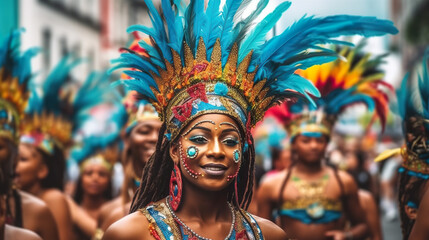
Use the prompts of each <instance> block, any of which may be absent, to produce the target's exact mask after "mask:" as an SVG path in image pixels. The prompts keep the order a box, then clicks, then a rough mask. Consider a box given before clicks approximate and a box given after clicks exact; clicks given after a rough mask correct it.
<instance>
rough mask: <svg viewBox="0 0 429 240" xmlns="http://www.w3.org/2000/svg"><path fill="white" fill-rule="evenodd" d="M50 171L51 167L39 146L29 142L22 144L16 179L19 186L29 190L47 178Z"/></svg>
mask: <svg viewBox="0 0 429 240" xmlns="http://www.w3.org/2000/svg"><path fill="white" fill-rule="evenodd" d="M48 173H49V169H48V167H47V165H46V164H45V163H44V161H43V156H42V154H41V153H40V152H39V151H38V150H37V148H36V147H34V146H31V145H29V144H20V145H19V155H18V163H17V166H16V168H15V179H14V181H15V184H16V185H17V187H18V188H20V189H22V190H27V189H29V188H31V186H33V185H34V184H35V183H37V182H39V181H41V180H42V179H44V178H46V176H48Z"/></svg>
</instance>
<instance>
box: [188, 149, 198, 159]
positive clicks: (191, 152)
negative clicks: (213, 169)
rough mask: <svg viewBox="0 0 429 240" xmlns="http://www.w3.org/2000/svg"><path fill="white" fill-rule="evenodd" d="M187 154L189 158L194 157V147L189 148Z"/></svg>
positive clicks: (195, 151)
mask: <svg viewBox="0 0 429 240" xmlns="http://www.w3.org/2000/svg"><path fill="white" fill-rule="evenodd" d="M187 153H188V156H189V157H190V158H192V157H195V155H196V154H197V149H196V148H195V147H189V148H188V151H187Z"/></svg>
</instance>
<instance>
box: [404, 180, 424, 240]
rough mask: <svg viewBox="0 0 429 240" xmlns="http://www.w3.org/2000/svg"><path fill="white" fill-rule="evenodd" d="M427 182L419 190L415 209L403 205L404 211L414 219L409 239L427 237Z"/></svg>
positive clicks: (417, 239) (418, 239)
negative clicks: (419, 193) (418, 200)
mask: <svg viewBox="0 0 429 240" xmlns="http://www.w3.org/2000/svg"><path fill="white" fill-rule="evenodd" d="M428 190H429V183H428V182H426V183H425V185H424V187H422V190H421V195H423V196H422V197H421V200H420V203H419V207H418V208H417V209H415V208H410V207H408V206H404V208H405V212H406V213H407V215H408V217H409V218H410V219H414V220H415V223H414V226H413V229H412V230H411V233H410V236H409V239H413V240H414V239H416V240H424V239H428V238H429V220H428V218H427V216H429V215H428V214H429V191H428Z"/></svg>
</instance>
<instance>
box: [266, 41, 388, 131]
mask: <svg viewBox="0 0 429 240" xmlns="http://www.w3.org/2000/svg"><path fill="white" fill-rule="evenodd" d="M364 45H365V41H362V42H361V43H360V44H358V45H357V46H356V47H354V48H351V47H343V48H337V49H336V51H337V52H338V54H339V56H341V58H340V59H337V60H336V61H333V62H330V63H325V64H323V65H317V66H313V67H310V68H308V69H306V70H298V71H297V72H296V73H297V74H299V75H300V76H301V77H304V78H306V79H308V80H310V81H311V82H312V83H313V84H314V85H315V86H316V88H317V89H319V91H320V94H321V97H320V98H319V99H317V100H316V103H317V107H314V106H312V105H309V104H307V103H305V102H303V101H297V102H296V103H291V102H286V103H284V104H283V105H281V106H279V107H275V108H278V109H282V108H284V109H290V112H287V111H285V110H283V111H285V112H286V113H288V116H287V117H286V118H285V119H283V122H284V123H285V125H286V127H287V129H288V132H289V134H290V135H291V138H292V139H293V137H294V136H296V135H298V134H304V135H307V136H313V137H319V136H321V135H327V136H329V135H330V133H331V129H332V127H333V125H334V124H335V122H336V119H337V117H338V115H340V114H341V113H342V112H343V111H344V110H345V109H346V108H347V107H349V106H351V105H354V104H358V103H363V104H365V105H366V106H367V107H368V109H369V110H370V111H373V110H374V109H375V115H374V116H378V117H379V118H380V121H381V124H382V126H384V124H385V122H386V116H387V113H388V111H389V107H388V100H389V99H388V96H387V94H386V92H385V91H386V90H389V89H391V90H392V91H393V88H392V87H391V86H390V85H389V84H388V83H386V82H384V81H383V77H384V73H383V72H382V71H381V70H380V69H379V66H380V64H381V63H382V59H383V57H384V55H382V56H376V57H373V58H372V57H371V55H370V54H368V53H364V52H363V51H362V48H363V47H364ZM270 111H273V110H270ZM277 111H278V110H277ZM279 114H280V113H279ZM279 114H277V115H279Z"/></svg>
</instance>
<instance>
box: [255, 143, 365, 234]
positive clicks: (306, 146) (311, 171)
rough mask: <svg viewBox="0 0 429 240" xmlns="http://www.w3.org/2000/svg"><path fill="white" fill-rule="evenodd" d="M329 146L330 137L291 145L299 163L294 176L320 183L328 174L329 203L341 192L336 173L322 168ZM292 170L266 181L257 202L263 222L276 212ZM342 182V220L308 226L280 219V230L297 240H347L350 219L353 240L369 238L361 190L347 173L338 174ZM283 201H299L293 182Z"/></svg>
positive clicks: (339, 195) (286, 190)
mask: <svg viewBox="0 0 429 240" xmlns="http://www.w3.org/2000/svg"><path fill="white" fill-rule="evenodd" d="M327 145H328V138H327V137H324V136H323V137H319V138H317V137H306V136H303V135H298V136H296V137H295V139H294V141H293V143H292V146H291V147H292V149H291V150H292V156H293V157H295V159H296V160H297V163H296V164H295V166H294V167H293V168H292V173H291V175H292V176H296V177H299V178H300V179H303V180H305V181H308V182H316V181H319V180H320V179H321V178H322V177H323V176H324V175H325V174H328V175H329V181H328V183H327V186H326V188H325V193H324V196H325V197H327V198H330V199H340V197H341V188H340V185H339V183H338V181H337V179H336V177H335V175H334V171H333V170H332V169H331V168H330V167H327V166H325V165H324V164H323V162H322V159H323V158H324V155H325V151H326V147H327ZM288 171H289V169H285V170H283V171H281V172H279V173H277V174H275V175H273V176H272V177H269V178H267V179H266V180H265V181H264V182H263V183H262V184H261V186H260V188H259V190H258V193H257V199H258V213H259V214H258V215H259V216H261V217H263V218H270V217H271V214H272V211H273V209H275V208H276V206H277V204H278V200H279V193H280V189H281V183H282V182H283V181H284V179H285V177H286V175H287V173H288ZM338 175H339V178H340V179H341V181H342V183H343V185H344V194H345V199H346V201H345V206H343V209H344V212H345V213H346V214H343V217H342V218H341V219H339V220H337V221H334V222H330V223H325V224H305V223H302V222H300V221H299V220H296V219H292V218H290V217H287V216H281V217H280V226H281V227H282V229H287V231H288V237H289V238H297V239H314V240H318V239H320V240H322V239H323V240H324V239H335V240H337V239H338V240H342V239H346V232H345V231H343V229H344V228H345V220H346V219H345V217H344V216H347V217H348V220H350V222H351V224H352V228H351V229H350V231H349V232H350V233H351V234H352V236H353V239H361V238H364V237H365V236H366V234H367V231H368V227H367V225H366V222H365V221H366V220H365V215H364V214H363V210H362V208H361V207H360V205H359V199H358V194H357V192H358V188H357V185H356V184H355V182H354V180H353V178H352V177H351V176H350V175H349V174H347V173H346V172H343V171H339V172H338ZM281 194H282V199H283V201H287V200H292V199H296V198H298V197H299V192H298V190H297V189H296V187H295V186H294V185H293V184H291V182H290V179H289V181H288V183H287V184H286V187H285V188H284V189H283V192H282V193H281Z"/></svg>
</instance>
